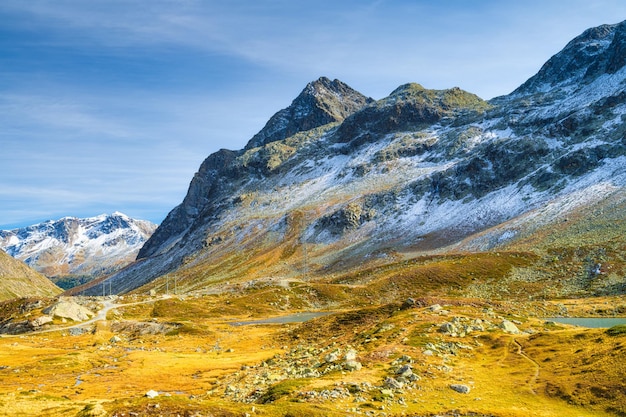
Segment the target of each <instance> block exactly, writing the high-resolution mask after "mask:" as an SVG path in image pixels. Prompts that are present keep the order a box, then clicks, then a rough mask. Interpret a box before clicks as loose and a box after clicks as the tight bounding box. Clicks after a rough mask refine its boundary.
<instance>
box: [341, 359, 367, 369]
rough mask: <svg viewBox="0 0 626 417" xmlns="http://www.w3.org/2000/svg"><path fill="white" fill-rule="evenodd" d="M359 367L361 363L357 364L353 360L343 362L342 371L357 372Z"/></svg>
mask: <svg viewBox="0 0 626 417" xmlns="http://www.w3.org/2000/svg"><path fill="white" fill-rule="evenodd" d="M361 367H362V365H361V362H357V361H355V360H349V361H345V362H344V364H343V369H345V370H346V371H359V370H360V369H361Z"/></svg>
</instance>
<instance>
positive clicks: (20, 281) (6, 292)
mask: <svg viewBox="0 0 626 417" xmlns="http://www.w3.org/2000/svg"><path fill="white" fill-rule="evenodd" d="M60 292H61V289H60V288H59V287H57V286H56V285H54V284H53V283H52V281H50V280H49V279H48V278H46V277H45V276H43V275H42V274H40V273H38V272H35V271H34V270H33V269H31V268H29V267H28V266H27V265H26V264H24V263H23V262H21V261H18V260H17V259H14V258H12V257H11V256H9V255H7V254H6V253H4V252H3V251H1V250H0V301H4V300H9V299H12V298H22V297H53V296H55V295H58V294H59V293H60Z"/></svg>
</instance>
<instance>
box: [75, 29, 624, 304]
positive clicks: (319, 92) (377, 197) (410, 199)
mask: <svg viewBox="0 0 626 417" xmlns="http://www.w3.org/2000/svg"><path fill="white" fill-rule="evenodd" d="M625 64H626V23H620V24H616V25H603V26H600V27H597V28H592V29H589V30H587V31H585V32H584V33H582V34H581V35H580V36H578V37H576V38H575V39H573V40H572V41H571V42H570V43H568V44H567V45H566V46H565V48H564V49H563V50H562V51H560V52H559V53H557V54H556V55H554V56H553V57H552V58H551V59H550V60H549V61H548V62H546V64H545V65H544V66H543V67H542V68H541V69H540V70H539V72H538V73H537V74H536V75H535V76H533V77H532V78H530V79H529V80H528V81H526V82H525V83H524V84H522V85H521V86H520V87H519V88H517V89H516V90H515V91H513V92H512V93H511V94H509V95H506V96H501V97H497V98H494V99H492V100H489V101H485V100H482V99H481V98H479V97H478V96H476V95H474V94H472V93H469V92H466V91H464V90H462V89H460V88H457V87H454V88H450V89H446V90H431V89H427V88H425V87H423V86H421V85H420V84H416V83H409V84H405V85H402V86H399V87H398V88H397V89H395V90H394V91H393V92H391V94H390V95H389V96H387V97H385V98H383V99H380V100H373V99H371V98H368V97H366V96H365V95H363V94H361V93H359V92H357V91H355V90H354V89H352V88H351V87H349V86H348V85H346V84H345V83H343V82H341V81H339V80H334V81H331V80H330V79H328V78H325V77H322V78H320V79H318V80H316V81H313V82H311V83H309V84H308V85H307V86H306V87H305V88H304V90H303V91H302V92H301V93H300V95H298V96H297V97H296V99H295V100H294V101H293V102H292V103H291V105H290V106H288V107H287V108H285V109H283V110H280V111H279V112H277V113H276V114H275V115H274V116H273V117H272V118H271V119H270V120H269V121H268V123H267V124H266V125H265V127H264V128H263V129H262V130H261V131H260V132H259V133H258V134H256V135H255V136H254V137H253V138H252V139H251V140H250V141H249V142H248V144H247V145H246V146H245V148H244V149H241V150H237V151H233V150H226V149H222V150H220V151H218V152H216V153H214V154H212V155H210V156H209V157H208V158H207V159H206V160H205V161H204V162H203V163H202V164H201V166H200V168H199V170H198V172H197V173H196V174H195V175H194V177H193V179H192V180H191V183H190V186H189V190H188V193H187V195H186V197H185V198H184V200H183V201H182V203H181V204H180V205H178V206H177V207H175V208H174V209H173V210H172V211H171V212H170V213H169V214H168V216H167V218H166V219H165V220H164V221H163V222H162V224H161V225H160V226H159V227H158V228H157V229H156V231H155V232H154V234H153V235H152V236H151V237H150V239H148V241H147V242H146V243H145V245H143V247H142V248H141V250H140V251H139V253H138V257H137V260H136V262H135V263H133V264H132V265H130V266H129V267H127V268H125V269H123V270H122V271H120V272H118V273H116V274H114V275H112V276H111V277H110V278H108V280H109V284H110V285H111V287H112V288H113V291H114V292H117V293H124V292H129V291H133V290H137V289H139V288H140V287H141V288H142V289H141V291H143V290H146V289H155V290H159V291H164V290H165V286H166V280H168V282H169V279H170V278H175V279H176V280H177V285H178V286H179V288H180V289H181V290H184V291H205V290H207V289H208V288H209V287H212V286H215V285H226V283H229V285H231V284H232V283H236V282H243V281H249V280H267V279H272V280H282V281H289V280H308V279H312V277H316V279H333V277H338V276H342V274H345V273H347V272H348V271H353V270H356V269H358V270H364V269H366V268H374V267H380V266H383V265H388V264H390V263H394V262H396V263H397V262H403V261H406V260H408V259H416V258H417V257H420V256H434V255H445V254H451V253H459V252H482V251H499V250H519V251H522V250H523V251H524V253H525V254H526V255H524V256H526V260H527V263H529V264H528V265H530V266H528V268H530V269H531V270H532V273H531V274H530V275H533V274H542V276H543V277H544V278H545V279H549V280H552V282H556V281H558V280H560V279H561V278H562V277H564V276H565V275H564V273H563V271H561V269H562V268H561V269H559V267H557V266H555V265H552V264H548V259H554V258H559V256H555V255H554V254H553V253H548V252H549V250H548V249H545V250H541V248H542V245H543V244H544V243H546V242H548V241H549V240H550V239H552V241H558V242H559V245H560V246H559V248H560V249H559V250H561V251H564V252H563V253H565V252H567V251H568V250H569V248H570V247H575V246H576V245H578V246H579V247H580V242H573V241H571V240H567V239H565V238H561V237H562V236H570V234H568V233H569V232H568V230H570V229H567V227H576V228H585V227H587V226H586V225H585V224H586V223H585V222H587V221H588V219H589V218H590V217H584V216H582V213H585V216H586V215H589V214H590V213H604V214H602V215H601V216H599V217H597V216H596V217H597V218H598V219H606V221H605V223H602V224H601V225H600V224H599V225H596V226H597V227H601V226H602V227H604V226H605V225H606V224H608V223H609V222H611V221H616V222H617V224H614V225H613V227H614V230H617V231H619V230H623V218H624V217H623V214H624V211H623V209H624V201H625V196H626V194H625V193H624V186H625V185H626V124H625V123H624V121H625V118H626V68H625ZM592 217H593V216H592ZM598 221H600V220H598ZM594 227H595V226H594ZM558 230H560V231H561V234H560V235H559V236H556V235H554V236H552V235H550V232H551V231H554V232H556V231H558ZM587 230H588V231H589V234H588V235H589V236H591V235H592V234H593V231H590V229H587ZM618 235H619V234H618ZM605 236H613V235H612V234H610V233H608V234H606V235H605ZM559 239H561V240H559ZM600 241H601V243H598V242H597V241H594V242H596V243H594V244H596V246H594V247H593V248H588V249H586V250H587V251H588V253H586V254H585V255H580V256H579V258H580V262H578V264H576V265H577V266H576V268H575V269H576V270H575V271H574V272H573V276H574V277H576V279H574V278H571V279H573V281H571V282H570V283H569V284H568V285H563V286H561V290H560V291H562V292H563V293H564V294H565V293H566V294H572V293H577V292H580V291H588V290H589V289H590V285H591V284H590V281H591V280H592V278H594V275H593V274H590V272H589V271H590V268H591V269H593V268H592V267H595V266H594V265H596V264H602V261H608V262H609V263H611V262H612V264H613V269H612V270H610V271H608V270H605V271H603V273H604V275H603V276H602V278H603V279H602V280H600V281H597V280H596V281H594V284H593V291H598V292H603V291H605V292H611V291H616V289H619V288H622V287H623V286H624V283H623V274H622V272H623V271H622V269H623V268H622V263H620V262H621V261H620V262H618V259H617V258H615V257H616V256H617V255H615V256H613V255H610V254H609V255H606V256H605V255H602V254H601V253H600V252H598V250H600V246H602V245H603V244H604V243H607V242H605V241H602V239H600ZM533 242H534V243H533ZM602 242H604V243H602ZM583 243H584V244H585V245H586V244H587V243H585V242H583ZM613 244H616V243H615V242H614V243H613ZM597 245H600V246H597ZM609 246H610V245H609ZM585 247H586V246H585ZM606 252H607V251H606V250H605V254H606ZM608 252H610V251H608ZM603 256H604V257H603ZM611 256H613V257H611ZM568 259H569V258H568ZM577 259H578V258H577ZM590 265H591V266H590ZM601 269H602V266H600V267H596V270H598V271H600V270H601ZM559 271H561V272H559ZM570 272H572V271H569V272H568V274H569V273H570ZM559 274H561V275H559ZM527 275H529V274H527ZM567 276H569V275H567ZM528 279H530V278H528ZM563 279H570V278H563ZM570 284H571V285H570ZM79 291H82V293H85V294H91V293H93V294H97V292H98V288H97V287H92V288H89V287H88V286H86V287H82V288H80V290H79Z"/></svg>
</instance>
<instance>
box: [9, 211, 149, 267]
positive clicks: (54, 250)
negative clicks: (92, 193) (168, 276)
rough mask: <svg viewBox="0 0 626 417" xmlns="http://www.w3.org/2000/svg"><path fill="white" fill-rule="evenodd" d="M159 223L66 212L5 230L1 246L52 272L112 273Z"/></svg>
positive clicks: (133, 256)
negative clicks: (57, 216)
mask: <svg viewBox="0 0 626 417" xmlns="http://www.w3.org/2000/svg"><path fill="white" fill-rule="evenodd" d="M155 229H156V225H154V224H152V223H150V222H147V221H143V220H135V219H131V218H130V217H128V216H126V215H124V214H122V213H113V214H112V215H101V216H97V217H91V218H86V219H79V218H76V217H65V218H63V219H60V220H57V221H52V220H50V221H47V222H44V223H40V224H36V225H33V226H29V227H25V228H22V229H15V230H2V231H0V248H2V249H4V250H5V251H6V252H7V253H8V254H9V255H11V256H13V257H14V258H17V259H20V260H22V261H24V262H25V263H26V264H28V265H29V266H31V267H32V268H34V269H36V270H37V271H39V272H42V273H44V274H46V275H47V276H56V277H58V276H64V275H86V276H93V277H95V276H99V275H103V274H106V273H111V272H113V271H115V270H117V269H119V268H121V267H123V266H125V265H126V264H128V263H130V262H132V261H133V260H134V258H135V256H136V254H137V252H138V250H139V248H140V247H141V246H142V245H143V244H144V243H145V241H146V240H147V239H148V237H149V236H150V235H151V234H152V233H153V231H154V230H155Z"/></svg>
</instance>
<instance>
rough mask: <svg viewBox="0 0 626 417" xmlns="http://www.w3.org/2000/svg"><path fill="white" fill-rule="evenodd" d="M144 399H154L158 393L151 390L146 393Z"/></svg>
mask: <svg viewBox="0 0 626 417" xmlns="http://www.w3.org/2000/svg"><path fill="white" fill-rule="evenodd" d="M145 396H146V397H148V398H155V397H158V396H159V393H158V392H156V391H155V390H153V389H151V390H150V391H148V392H146V395H145Z"/></svg>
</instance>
